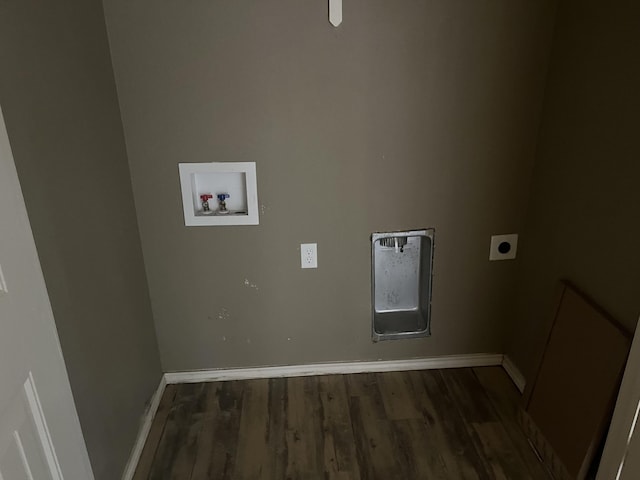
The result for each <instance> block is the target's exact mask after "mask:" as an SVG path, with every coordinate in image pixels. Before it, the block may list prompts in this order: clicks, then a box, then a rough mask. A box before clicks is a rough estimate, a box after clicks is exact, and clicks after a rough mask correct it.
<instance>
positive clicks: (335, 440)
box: [318, 375, 360, 480]
mask: <svg viewBox="0 0 640 480" xmlns="http://www.w3.org/2000/svg"><path fill="white" fill-rule="evenodd" d="M345 380H346V379H345V376H344V375H325V376H322V377H318V390H319V393H320V401H321V403H322V409H323V412H324V423H323V431H324V470H325V476H326V478H328V479H335V480H340V479H343V478H351V479H357V478H360V469H359V467H358V461H357V457H356V448H355V439H354V436H353V428H352V425H351V416H350V414H349V396H348V395H347V388H346V384H345Z"/></svg>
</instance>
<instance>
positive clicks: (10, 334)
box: [0, 109, 93, 480]
mask: <svg viewBox="0 0 640 480" xmlns="http://www.w3.org/2000/svg"><path fill="white" fill-rule="evenodd" d="M0 269H1V273H0V480H41V479H44V480H61V479H63V478H64V479H66V480H91V479H93V473H92V471H91V466H90V464H89V457H88V455H87V450H86V447H85V444H84V439H83V437H82V431H81V430H80V422H79V421H78V415H77V413H76V410H75V405H74V403H73V396H72V394H71V388H70V386H69V379H68V377H67V371H66V369H65V365H64V359H63V358H62V351H61V350H60V343H59V341H58V336H57V331H56V328H55V324H54V320H53V313H52V311H51V305H50V304H49V297H48V295H47V290H46V287H45V283H44V279H43V277H42V271H41V269H40V262H39V261H38V255H37V252H36V248H35V244H34V241H33V236H32V233H31V227H30V225H29V220H28V218H27V212H26V209H25V205H24V199H23V197H22V192H21V189H20V184H19V182H18V176H17V174H16V169H15V164H14V162H13V155H12V153H11V147H10V145H9V139H8V137H7V130H6V128H5V123H4V118H3V116H2V111H1V109H0Z"/></svg>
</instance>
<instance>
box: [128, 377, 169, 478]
mask: <svg viewBox="0 0 640 480" xmlns="http://www.w3.org/2000/svg"><path fill="white" fill-rule="evenodd" d="M177 391H178V386H177V385H167V386H166V388H165V390H164V393H163V394H162V398H161V399H160V404H159V405H158V410H157V411H156V415H155V417H154V419H153V423H152V424H151V429H150V430H149V435H147V441H146V442H145V445H144V449H143V450H142V454H141V455H140V460H139V461H138V466H137V467H136V472H135V474H134V476H133V480H146V479H147V478H149V475H150V474H151V468H152V466H153V462H154V459H155V456H156V451H157V450H158V446H159V445H160V440H161V438H162V433H163V432H164V427H165V424H166V422H167V417H168V416H169V413H170V412H171V407H172V406H173V401H174V398H175V396H176V392H177Z"/></svg>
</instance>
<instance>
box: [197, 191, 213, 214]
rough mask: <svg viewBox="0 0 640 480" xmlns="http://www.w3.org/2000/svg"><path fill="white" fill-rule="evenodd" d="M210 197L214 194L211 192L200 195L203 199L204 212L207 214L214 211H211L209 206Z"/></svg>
mask: <svg viewBox="0 0 640 480" xmlns="http://www.w3.org/2000/svg"><path fill="white" fill-rule="evenodd" d="M210 198H213V195H211V194H210V193H204V194H202V195H200V200H202V213H205V214H207V215H209V214H211V213H213V212H212V211H211V208H210V207H209V199H210Z"/></svg>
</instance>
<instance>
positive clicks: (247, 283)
mask: <svg viewBox="0 0 640 480" xmlns="http://www.w3.org/2000/svg"><path fill="white" fill-rule="evenodd" d="M244 286H245V287H248V288H253V289H254V290H255V291H256V292H257V291H258V290H260V289H259V288H258V285H256V284H255V283H251V282H250V281H249V279H247V278H245V279H244Z"/></svg>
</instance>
